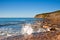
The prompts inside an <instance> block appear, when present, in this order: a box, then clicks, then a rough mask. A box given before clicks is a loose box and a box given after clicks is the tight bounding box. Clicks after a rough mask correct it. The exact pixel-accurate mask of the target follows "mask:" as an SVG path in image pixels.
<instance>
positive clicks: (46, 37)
mask: <svg viewBox="0 0 60 40" xmlns="http://www.w3.org/2000/svg"><path fill="white" fill-rule="evenodd" d="M1 40H60V31H50V32H42V33H34V34H31V35H28V36H23V35H19V36H14V37H8V38H5V39H1Z"/></svg>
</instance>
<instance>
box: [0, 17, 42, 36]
mask: <svg viewBox="0 0 60 40" xmlns="http://www.w3.org/2000/svg"><path fill="white" fill-rule="evenodd" d="M36 21H43V19H42V18H0V36H5V37H6V36H14V35H22V33H21V30H22V28H23V25H25V24H34V23H35V22H36ZM30 29H31V28H30ZM23 32H24V31H23Z"/></svg>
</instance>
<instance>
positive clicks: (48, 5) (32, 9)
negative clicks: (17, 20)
mask: <svg viewBox="0 0 60 40" xmlns="http://www.w3.org/2000/svg"><path fill="white" fill-rule="evenodd" d="M56 10H60V0H0V17H34V16H35V15H36V14H40V13H45V12H52V11H56Z"/></svg>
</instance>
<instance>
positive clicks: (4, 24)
mask: <svg viewBox="0 0 60 40" xmlns="http://www.w3.org/2000/svg"><path fill="white" fill-rule="evenodd" d="M24 23H25V21H8V22H2V23H1V22H0V27H3V26H10V25H18V24H19V25H20V24H24Z"/></svg>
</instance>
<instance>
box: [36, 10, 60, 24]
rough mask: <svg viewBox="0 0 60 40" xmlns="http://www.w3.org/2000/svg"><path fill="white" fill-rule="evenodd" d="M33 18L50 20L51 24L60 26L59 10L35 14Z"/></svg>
mask: <svg viewBox="0 0 60 40" xmlns="http://www.w3.org/2000/svg"><path fill="white" fill-rule="evenodd" d="M35 18H44V19H48V20H50V23H51V24H58V25H60V10H58V11H54V12H49V13H42V14H37V15H36V16H35Z"/></svg>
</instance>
